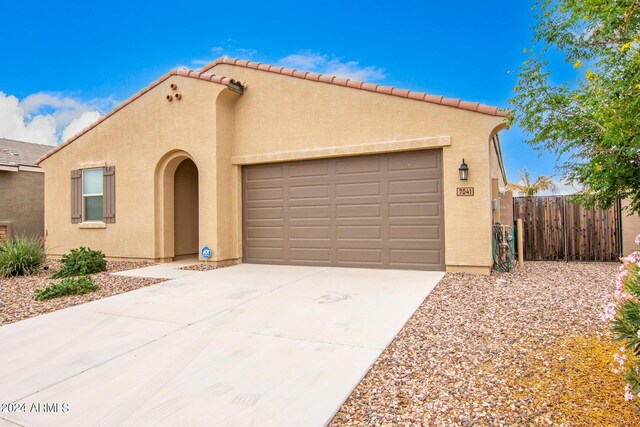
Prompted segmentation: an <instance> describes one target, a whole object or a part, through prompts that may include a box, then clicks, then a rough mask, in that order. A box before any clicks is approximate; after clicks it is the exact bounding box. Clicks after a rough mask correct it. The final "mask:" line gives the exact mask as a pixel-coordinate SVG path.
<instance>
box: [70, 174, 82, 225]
mask: <svg viewBox="0 0 640 427" xmlns="http://www.w3.org/2000/svg"><path fill="white" fill-rule="evenodd" d="M80 222H82V171H81V170H72V171H71V223H72V224H78V223H80Z"/></svg>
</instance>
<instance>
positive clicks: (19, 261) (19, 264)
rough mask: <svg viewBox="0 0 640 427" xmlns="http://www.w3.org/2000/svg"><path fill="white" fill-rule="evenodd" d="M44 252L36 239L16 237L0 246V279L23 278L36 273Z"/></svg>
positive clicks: (42, 261)
mask: <svg viewBox="0 0 640 427" xmlns="http://www.w3.org/2000/svg"><path fill="white" fill-rule="evenodd" d="M45 257H46V254H45V250H44V246H43V245H42V244H41V242H40V239H38V238H37V237H16V238H13V239H9V240H7V241H6V242H5V243H3V244H0V277H9V276H24V275H30V274H33V273H34V272H36V271H38V270H39V269H40V267H42V265H43V264H44V261H45Z"/></svg>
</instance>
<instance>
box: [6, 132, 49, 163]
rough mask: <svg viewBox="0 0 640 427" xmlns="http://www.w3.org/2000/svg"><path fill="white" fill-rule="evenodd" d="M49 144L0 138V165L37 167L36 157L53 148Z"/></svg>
mask: <svg viewBox="0 0 640 427" xmlns="http://www.w3.org/2000/svg"><path fill="white" fill-rule="evenodd" d="M53 148H54V147H52V146H51V145H43V144H33V143H31V142H23V141H15V140H13V139H5V138H0V165H1V166H10V167H15V168H16V169H17V168H18V167H19V166H31V167H37V166H38V164H37V161H38V159H39V158H40V157H41V156H43V155H45V154H46V153H48V152H49V151H51V150H53Z"/></svg>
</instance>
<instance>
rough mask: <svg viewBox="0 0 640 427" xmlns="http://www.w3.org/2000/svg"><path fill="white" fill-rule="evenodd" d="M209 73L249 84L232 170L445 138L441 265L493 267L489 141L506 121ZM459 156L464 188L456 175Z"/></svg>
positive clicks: (239, 108)
mask: <svg viewBox="0 0 640 427" xmlns="http://www.w3.org/2000/svg"><path fill="white" fill-rule="evenodd" d="M212 71H213V72H215V73H216V74H221V75H231V76H233V77H234V78H236V79H238V80H241V81H244V82H245V83H246V84H247V85H248V87H247V89H246V90H245V93H244V95H243V96H242V97H241V98H240V99H238V101H237V103H236V105H235V108H234V110H233V111H234V132H233V160H234V161H235V162H236V163H237V164H243V163H255V162H256V160H255V159H256V158H258V159H260V160H259V161H262V162H264V161H269V160H270V159H271V160H272V161H277V160H283V159H288V158H293V157H296V158H302V157H303V156H304V153H303V152H302V151H303V150H309V151H311V152H310V154H309V156H310V157H326V156H332V155H335V154H336V153H344V152H345V151H342V150H341V148H344V147H351V149H352V152H357V147H358V146H362V145H367V146H376V147H375V150H376V151H377V152H380V151H393V150H396V149H398V147H403V145H404V144H405V142H406V141H407V140H419V139H423V138H425V139H426V138H433V141H431V142H425V145H424V146H422V147H414V148H428V146H429V144H431V146H432V147H433V148H436V147H439V146H441V145H440V143H441V141H438V139H437V138H436V137H441V136H448V137H450V145H448V146H444V147H443V169H444V194H445V200H444V203H445V247H446V249H445V250H446V254H445V258H446V264H447V265H452V266H453V265H461V266H481V267H485V270H486V268H488V267H489V266H490V265H491V223H492V211H491V202H490V200H491V197H490V195H491V175H492V174H491V169H490V155H491V154H490V152H491V151H492V146H493V144H492V143H490V137H491V135H492V132H493V131H494V130H495V129H496V128H497V127H501V124H502V122H503V118H500V117H494V116H488V115H484V114H478V113H473V112H469V111H465V110H460V109H456V108H451V107H445V106H440V105H434V104H430V103H426V102H421V101H415V100H411V99H403V98H398V97H393V96H387V95H383V94H377V93H371V92H366V91H362V90H357V89H351V88H344V87H340V86H335V85H329V84H324V83H316V82H311V81H308V80H302V79H296V78H291V77H288V76H283V75H278V74H274V73H268V72H263V71H258V70H253V69H248V68H242V67H234V66H232V65H227V64H220V65H217V66H216V67H215V68H214V69H213V70H212ZM313 150H315V151H313ZM347 151H348V150H347ZM368 152H374V151H373V149H372V148H370V149H369V150H368ZM286 153H295V156H287V155H286ZM462 158H464V159H465V161H466V163H467V164H468V165H469V169H470V173H469V180H468V181H466V182H462V181H460V180H459V177H458V168H459V167H460V163H461V162H462ZM459 186H465V187H467V186H469V187H471V186H472V187H474V188H475V196H473V197H458V196H456V187H459Z"/></svg>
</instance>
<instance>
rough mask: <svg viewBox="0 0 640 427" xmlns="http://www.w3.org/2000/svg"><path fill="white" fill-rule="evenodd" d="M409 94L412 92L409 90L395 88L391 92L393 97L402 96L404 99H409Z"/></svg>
mask: <svg viewBox="0 0 640 427" xmlns="http://www.w3.org/2000/svg"><path fill="white" fill-rule="evenodd" d="M409 92H411V91H410V90H408V89H396V88H393V90H392V91H391V95H395V96H401V97H403V98H407V97H408V96H409Z"/></svg>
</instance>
